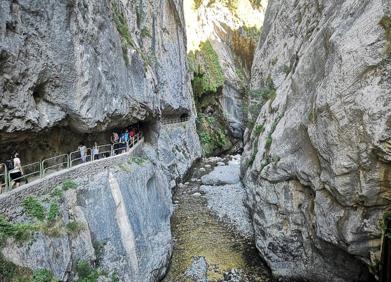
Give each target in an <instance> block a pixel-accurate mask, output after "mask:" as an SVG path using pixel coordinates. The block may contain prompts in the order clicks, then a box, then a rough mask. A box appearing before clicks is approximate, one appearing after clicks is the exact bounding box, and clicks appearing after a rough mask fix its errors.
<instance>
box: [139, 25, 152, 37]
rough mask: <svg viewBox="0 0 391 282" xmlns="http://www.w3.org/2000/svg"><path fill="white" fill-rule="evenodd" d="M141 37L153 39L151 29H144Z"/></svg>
mask: <svg viewBox="0 0 391 282" xmlns="http://www.w3.org/2000/svg"><path fill="white" fill-rule="evenodd" d="M141 36H142V37H152V35H151V32H150V31H149V29H148V28H147V27H144V28H143V29H142V30H141Z"/></svg>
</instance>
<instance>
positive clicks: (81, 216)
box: [0, 158, 172, 281]
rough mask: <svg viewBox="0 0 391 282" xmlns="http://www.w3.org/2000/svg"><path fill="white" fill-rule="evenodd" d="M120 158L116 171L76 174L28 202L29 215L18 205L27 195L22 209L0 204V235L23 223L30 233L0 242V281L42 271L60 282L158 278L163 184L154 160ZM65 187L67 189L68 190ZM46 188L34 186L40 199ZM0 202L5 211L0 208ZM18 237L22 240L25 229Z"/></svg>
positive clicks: (163, 265)
mask: <svg viewBox="0 0 391 282" xmlns="http://www.w3.org/2000/svg"><path fill="white" fill-rule="evenodd" d="M123 159H124V162H123V163H122V164H119V165H115V166H112V167H110V168H108V169H105V170H102V171H101V172H99V173H89V171H88V168H85V169H84V172H81V174H82V175H85V176H81V177H77V178H75V179H73V181H72V182H69V181H66V182H64V184H62V185H61V184H60V185H58V186H57V188H54V189H53V188H52V189H49V191H48V193H44V194H42V193H41V196H39V197H35V196H33V195H30V197H31V196H33V199H36V202H37V204H35V208H34V209H33V208H31V207H32V206H34V205H31V204H30V208H28V207H27V206H26V204H25V201H26V199H28V197H27V196H26V197H23V200H22V202H20V198H18V197H16V195H17V193H16V194H12V195H10V196H8V197H7V198H5V199H4V198H2V199H1V201H2V203H3V206H2V209H1V212H2V216H4V215H6V216H7V218H8V219H11V224H12V225H10V226H12V227H10V228H8V225H7V224H6V225H4V221H2V224H3V225H2V228H4V229H7V228H8V229H9V230H10V229H11V228H16V229H17V230H21V229H18V227H17V224H22V225H23V224H27V225H28V226H29V227H28V229H29V231H31V233H30V235H29V236H25V238H24V239H23V240H21V239H16V238H15V237H13V236H10V237H5V238H4V237H2V238H1V239H2V250H1V255H0V261H1V262H2V266H3V268H2V270H1V272H0V278H1V279H3V280H4V281H16V280H17V278H21V277H25V278H28V277H30V278H28V279H27V280H28V281H31V280H30V279H31V276H30V275H31V274H30V273H31V272H34V273H36V272H37V271H39V269H45V270H47V271H49V272H51V273H52V274H53V275H54V276H55V278H56V279H57V280H60V281H75V280H77V278H78V279H79V280H82V279H85V278H86V276H89V277H90V278H91V277H95V279H97V278H98V277H100V278H99V279H100V280H99V281H113V280H114V279H113V277H116V278H117V279H119V280H118V281H158V280H159V279H161V278H162V277H163V276H164V274H165V272H166V270H167V265H168V263H169V259H170V256H171V250H172V241H171V231H170V217H171V212H172V201H171V191H170V186H169V180H170V178H169V177H167V176H166V175H165V174H164V173H163V170H162V168H161V167H160V166H159V165H158V164H154V163H153V162H156V160H155V161H153V162H151V161H150V160H147V159H146V158H128V159H126V158H123ZM151 160H153V158H151ZM70 183H71V184H73V185H74V187H72V188H69V187H70V186H71V185H70ZM67 187H68V188H67ZM46 188H48V187H42V188H41V190H42V192H43V191H45V189H46ZM64 188H67V189H64ZM25 193H27V191H26V192H25ZM5 200H7V201H13V204H11V205H8V204H7V205H4V201H5ZM30 202H32V201H31V200H30ZM37 205H42V206H43V210H44V212H43V215H44V217H43V218H41V217H37V214H39V213H38V212H37V210H38V209H37V208H36V206H37ZM5 206H7V207H5ZM54 206H56V207H57V212H56V213H54V212H53V207H54ZM31 210H34V211H35V213H34V214H32V213H31ZM19 226H20V225H19ZM4 229H3V230H2V231H1V235H2V236H4V234H6V231H4ZM8 229H7V230H8ZM19 232H25V234H27V233H26V232H28V230H25V231H19ZM5 261H7V262H5ZM4 266H5V267H6V268H8V271H6V270H5V269H4ZM83 266H84V267H83ZM91 279H92V278H91ZM45 281H46V280H45ZM89 281H90V280H89ZM91 281H95V280H91ZM114 281H116V280H114Z"/></svg>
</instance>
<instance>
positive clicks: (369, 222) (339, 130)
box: [242, 0, 391, 281]
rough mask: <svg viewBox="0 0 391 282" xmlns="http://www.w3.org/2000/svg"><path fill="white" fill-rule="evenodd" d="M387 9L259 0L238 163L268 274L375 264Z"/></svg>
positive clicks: (383, 184)
mask: <svg viewBox="0 0 391 282" xmlns="http://www.w3.org/2000/svg"><path fill="white" fill-rule="evenodd" d="M390 9H391V3H390V2H388V1H381V0H375V1H369V0H368V1H365V0H364V1H307V0H300V1H295V2H289V1H280V0H275V1H271V2H270V4H269V7H268V10H267V15H266V20H265V23H264V28H263V34H262V36H261V41H260V44H259V46H258V49H257V52H256V55H255V60H254V64H253V68H252V79H251V88H252V90H253V91H254V93H255V94H256V95H258V96H256V95H255V96H254V97H252V100H253V101H254V102H259V104H260V105H259V110H258V112H254V115H253V116H254V117H255V119H256V122H255V126H254V127H253V128H251V129H247V132H246V138H245V139H246V140H245V142H246V145H245V151H244V158H243V161H242V169H243V175H244V183H245V186H246V189H247V191H248V194H249V202H248V203H249V206H250V207H251V210H252V215H253V224H254V228H255V235H256V244H257V248H258V250H259V251H260V253H261V255H262V257H263V258H265V260H266V261H267V263H268V265H269V266H270V267H271V268H272V270H273V273H274V274H275V275H277V276H282V277H288V278H289V279H291V278H305V279H308V280H312V281H368V279H370V275H369V270H372V271H374V272H375V273H376V269H377V263H378V260H379V255H380V254H379V251H380V245H381V234H382V230H381V227H380V221H381V219H382V215H383V213H384V211H385V209H387V208H389V207H390V200H391V197H390V196H391V194H390V191H391V186H390V183H391V182H390V181H391V178H390V173H388V172H389V171H390V169H391V163H390V160H391V151H390V144H391V143H390V142H391V127H390V120H391V116H390V115H391V96H390V87H391V81H390V77H391V76H390V74H391V64H390V57H389V49H387V48H388V47H387V46H389V42H387V38H386V36H385V34H386V31H385V30H384V28H383V27H382V26H381V25H380V24H379V22H380V21H381V20H382V18H383V19H384V18H386V17H390V11H391V10H390ZM388 32H389V31H388ZM388 40H389V39H388ZM262 104H263V106H262Z"/></svg>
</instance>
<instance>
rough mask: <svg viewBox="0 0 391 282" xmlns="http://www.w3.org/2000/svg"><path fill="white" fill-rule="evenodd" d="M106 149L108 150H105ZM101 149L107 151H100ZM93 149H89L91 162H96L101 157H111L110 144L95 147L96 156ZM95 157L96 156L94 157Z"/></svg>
mask: <svg viewBox="0 0 391 282" xmlns="http://www.w3.org/2000/svg"><path fill="white" fill-rule="evenodd" d="M107 147H108V148H107ZM102 148H107V149H104V150H103V151H102ZM94 149H95V147H92V149H91V156H92V160H93V161H94V160H98V159H100V158H101V157H103V158H104V157H106V156H111V155H112V152H113V146H112V145H111V144H106V145H100V146H97V149H98V153H97V154H94ZM95 155H96V156H95Z"/></svg>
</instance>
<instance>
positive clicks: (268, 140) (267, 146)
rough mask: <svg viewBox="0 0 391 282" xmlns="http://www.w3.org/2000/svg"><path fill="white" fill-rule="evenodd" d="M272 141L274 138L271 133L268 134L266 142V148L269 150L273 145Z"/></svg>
mask: <svg viewBox="0 0 391 282" xmlns="http://www.w3.org/2000/svg"><path fill="white" fill-rule="evenodd" d="M272 142H273V139H272V137H271V135H268V136H267V138H266V143H265V149H266V150H269V149H270V147H271V145H272Z"/></svg>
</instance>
